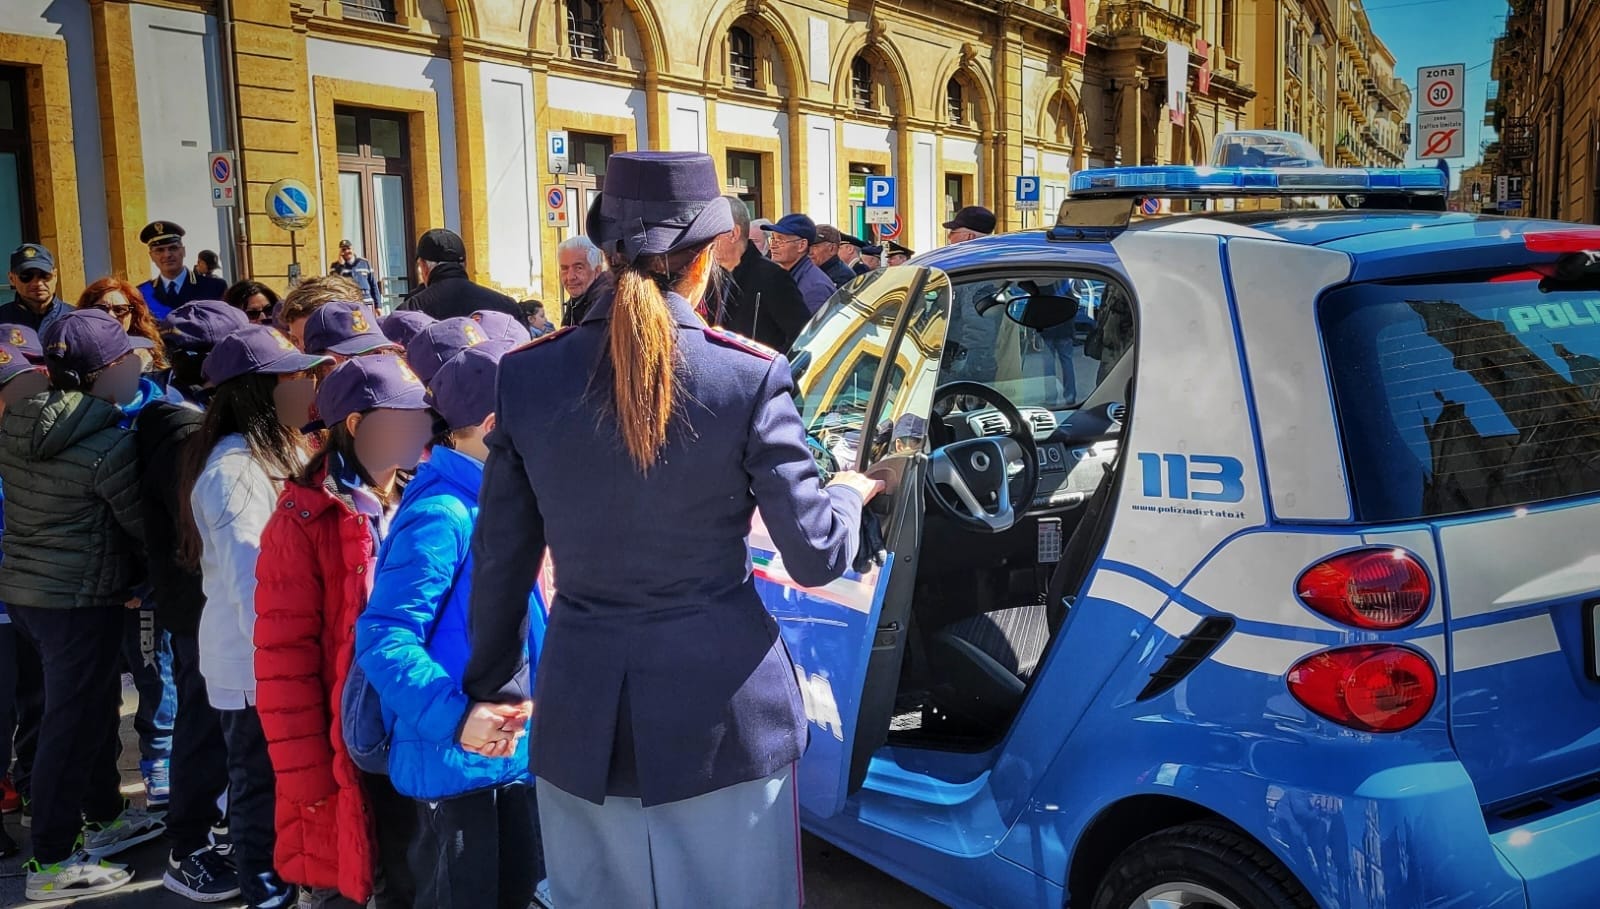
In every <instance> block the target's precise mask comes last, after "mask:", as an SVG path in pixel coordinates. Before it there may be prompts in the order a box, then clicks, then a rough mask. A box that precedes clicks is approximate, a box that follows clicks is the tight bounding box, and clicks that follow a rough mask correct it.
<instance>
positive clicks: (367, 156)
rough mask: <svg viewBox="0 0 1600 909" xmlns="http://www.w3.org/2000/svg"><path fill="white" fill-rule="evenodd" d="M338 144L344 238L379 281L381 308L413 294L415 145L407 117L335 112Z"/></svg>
mask: <svg viewBox="0 0 1600 909" xmlns="http://www.w3.org/2000/svg"><path fill="white" fill-rule="evenodd" d="M334 125H335V127H336V128H337V130H338V143H339V205H340V225H339V229H340V233H341V235H342V237H341V238H342V239H347V240H349V241H350V243H351V245H352V246H354V247H355V250H356V254H357V255H359V256H362V257H364V258H365V259H366V260H367V261H368V262H371V263H372V268H373V271H375V272H377V275H378V287H379V289H380V296H381V299H379V300H378V301H376V302H377V304H378V308H379V309H380V310H381V311H383V312H389V311H391V310H393V309H394V307H396V306H398V305H399V304H400V302H401V301H402V300H404V299H405V297H406V295H407V294H408V293H410V292H411V262H412V259H413V257H414V256H413V253H412V250H411V244H412V243H413V242H415V241H414V238H415V237H416V236H417V230H416V226H415V224H414V223H413V221H412V211H411V193H410V185H411V144H410V133H409V126H410V124H409V123H408V122H407V119H406V115H405V114H401V113H396V112H393V111H380V110H365V109H361V108H354V107H336V108H334Z"/></svg>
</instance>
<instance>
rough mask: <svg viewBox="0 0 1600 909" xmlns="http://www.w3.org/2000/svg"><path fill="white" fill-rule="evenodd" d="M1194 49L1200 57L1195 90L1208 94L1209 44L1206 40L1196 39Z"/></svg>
mask: <svg viewBox="0 0 1600 909" xmlns="http://www.w3.org/2000/svg"><path fill="white" fill-rule="evenodd" d="M1194 51H1195V54H1196V55H1198V56H1199V57H1200V76H1199V78H1197V79H1196V80H1195V86H1194V88H1195V91H1197V92H1199V93H1200V94H1202V95H1209V94H1211V44H1210V43H1209V42H1207V41H1196V42H1195V43H1194Z"/></svg>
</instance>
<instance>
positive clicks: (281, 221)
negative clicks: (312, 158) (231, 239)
mask: <svg viewBox="0 0 1600 909" xmlns="http://www.w3.org/2000/svg"><path fill="white" fill-rule="evenodd" d="M316 216H317V199H316V197H315V196H313V195H312V194H311V187H309V186H307V185H305V184H304V183H301V182H300V181H299V180H294V179H284V180H279V181H278V182H276V183H274V184H272V185H271V186H269V187H267V219H268V220H270V221H271V222H272V223H273V224H276V225H277V226H278V227H280V228H282V229H284V230H286V231H288V232H289V286H290V287H294V286H295V285H297V284H299V283H300V253H299V245H298V243H297V242H296V239H297V238H296V236H295V234H296V232H297V231H302V230H305V229H306V228H307V227H310V226H311V220H312V219H313V218H315V217H316Z"/></svg>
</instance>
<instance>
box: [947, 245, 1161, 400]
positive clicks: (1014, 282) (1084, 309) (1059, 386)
mask: <svg viewBox="0 0 1600 909" xmlns="http://www.w3.org/2000/svg"><path fill="white" fill-rule="evenodd" d="M1019 288H1021V289H1025V290H1027V291H1029V292H1034V293H1037V295H1038V296H1039V297H1040V298H1043V299H1049V300H1052V301H1053V302H1052V305H1059V306H1061V307H1063V308H1062V311H1061V312H1060V313H1059V321H1057V322H1056V324H1054V325H1052V326H1051V327H1048V328H1042V329H1033V328H1026V327H1024V326H1022V325H1019V324H1017V323H1016V322H1014V321H1012V319H1011V318H1009V317H1008V316H1007V315H1006V307H1005V306H1003V305H993V304H992V301H993V299H994V298H995V296H996V295H997V294H999V295H1002V296H1004V295H1006V294H1015V293H1017V292H1018V289H1019ZM1074 300H1075V301H1076V305H1075V306H1074V305H1073V304H1072V303H1071V302H1069V301H1074ZM986 305H987V306H989V307H990V308H988V309H987V311H985V312H982V313H980V312H978V310H979V309H980V308H982V307H985V306H986ZM1033 315H1034V316H1037V315H1039V314H1038V313H1034V314H1033ZM948 339H949V340H948V341H947V342H946V345H945V346H946V349H945V356H944V364H943V367H942V368H941V370H940V376H939V381H940V383H941V384H943V383H946V382H957V381H973V382H982V383H984V384H986V385H990V386H992V387H994V388H995V389H996V390H997V391H999V392H1000V393H1001V394H1003V395H1005V396H1006V399H1007V400H1009V401H1011V403H1013V404H1015V405H1017V406H1018V407H1043V408H1047V409H1050V410H1063V409H1068V408H1072V407H1076V406H1077V405H1078V403H1079V402H1080V401H1082V400H1083V399H1084V398H1086V397H1087V396H1088V395H1089V393H1090V392H1092V391H1093V390H1094V388H1095V385H1097V384H1098V383H1099V381H1100V379H1102V378H1104V376H1105V374H1106V372H1107V371H1109V370H1110V368H1111V367H1112V366H1114V365H1115V364H1116V361H1117V358H1118V357H1120V356H1121V355H1122V353H1123V352H1124V351H1125V350H1126V349H1127V347H1128V346H1129V345H1130V344H1132V342H1133V314H1132V310H1131V309H1130V308H1129V306H1128V298H1127V295H1126V294H1125V293H1124V292H1123V291H1122V290H1121V289H1120V288H1118V287H1117V286H1116V285H1114V284H1107V283H1106V282H1105V281H1101V280H1097V279H1093V278H1087V277H1063V276H1061V275H1053V276H1024V277H1021V278H1019V277H1018V276H1014V275H1012V276H1007V277H1004V278H984V279H982V280H976V281H973V280H969V281H965V282H963V281H961V280H960V279H957V281H956V285H955V302H954V305H953V306H952V307H951V315H950V330H949V335H948Z"/></svg>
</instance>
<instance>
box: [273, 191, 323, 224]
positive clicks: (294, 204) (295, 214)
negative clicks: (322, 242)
mask: <svg viewBox="0 0 1600 909" xmlns="http://www.w3.org/2000/svg"><path fill="white" fill-rule="evenodd" d="M316 216H317V200H316V197H314V196H312V195H311V187H309V186H307V185H305V184H304V183H301V182H300V181H299V180H294V179H284V180H279V181H278V182H276V183H274V184H272V185H271V186H269V187H267V217H268V218H269V219H271V221H272V223H273V224H276V225H278V226H279V227H281V228H283V229H284V230H305V229H306V228H307V227H309V226H310V225H311V219H312V218H315V217H316Z"/></svg>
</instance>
